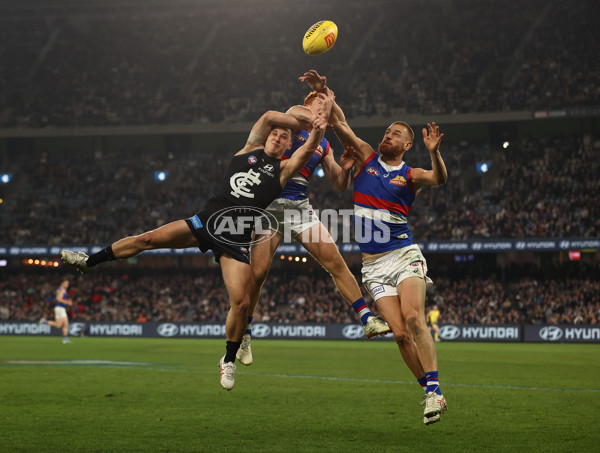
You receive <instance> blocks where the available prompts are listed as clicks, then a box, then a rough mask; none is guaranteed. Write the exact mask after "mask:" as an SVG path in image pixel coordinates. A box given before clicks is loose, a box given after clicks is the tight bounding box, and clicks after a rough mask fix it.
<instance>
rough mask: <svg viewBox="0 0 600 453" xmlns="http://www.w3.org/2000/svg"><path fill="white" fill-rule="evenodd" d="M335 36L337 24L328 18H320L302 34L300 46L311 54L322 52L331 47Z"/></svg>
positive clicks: (335, 39)
mask: <svg viewBox="0 0 600 453" xmlns="http://www.w3.org/2000/svg"><path fill="white" fill-rule="evenodd" d="M337 36H338V28H337V25H336V24H335V23H333V22H332V21H330V20H322V21H320V22H317V23H316V24H314V25H312V26H311V27H310V28H309V29H308V31H307V32H306V33H305V34H304V39H303V40H302V48H303V49H304V52H306V53H307V54H308V55H311V56H316V55H321V54H324V53H325V52H327V51H328V50H329V49H331V48H332V47H333V45H334V44H335V42H336V41H337Z"/></svg>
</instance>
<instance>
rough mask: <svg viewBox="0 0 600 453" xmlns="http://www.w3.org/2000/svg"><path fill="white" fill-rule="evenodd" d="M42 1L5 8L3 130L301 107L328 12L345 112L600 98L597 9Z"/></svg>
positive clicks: (330, 63)
mask: <svg viewBox="0 0 600 453" xmlns="http://www.w3.org/2000/svg"><path fill="white" fill-rule="evenodd" d="M33 3H34V4H36V6H35V7H34V6H31V7H29V8H28V3H27V2H19V3H15V4H13V6H10V4H9V5H8V6H4V7H3V8H2V14H1V15H0V43H3V44H2V45H1V46H0V127H34V128H39V127H56V126H58V127H81V126H106V125H148V124H186V123H221V122H235V121H239V120H246V121H253V120H254V119H255V118H257V117H258V116H259V115H260V114H262V113H263V112H264V111H265V110H267V109H275V110H285V109H287V108H288V107H289V106H290V105H293V104H295V103H297V102H298V100H299V99H301V96H302V93H303V92H302V88H301V87H299V86H298V84H297V83H296V78H297V77H298V76H299V75H301V74H303V73H304V72H305V71H306V70H307V69H308V68H309V67H310V66H311V65H319V63H321V62H322V61H323V60H318V59H314V58H313V57H308V56H306V55H304V54H302V52H301V39H302V36H303V34H304V32H305V31H306V30H307V28H308V26H309V25H310V23H307V22H308V21H312V22H316V21H317V20H319V19H322V18H328V19H332V20H334V21H335V22H336V23H337V24H338V27H339V38H338V43H337V44H336V46H335V52H332V53H331V54H330V55H328V56H327V75H328V76H329V77H330V80H331V85H332V87H333V89H334V91H336V94H337V95H338V96H339V97H340V99H342V100H344V108H345V110H346V112H347V114H348V117H349V118H354V117H357V116H373V115H381V116H388V117H389V116H396V115H401V114H405V113H421V114H456V113H468V112H489V111H519V110H529V111H531V110H548V109H563V108H567V107H584V106H597V105H598V104H600V84H599V83H598V74H599V73H600V56H599V55H598V53H599V52H600V51H599V50H598V49H600V37H599V35H598V33H597V29H596V24H597V19H598V13H595V14H594V13H593V11H594V10H595V7H594V5H595V3H594V2H593V1H591V0H581V1H578V2H560V1H557V0H544V1H542V0H530V1H527V2H521V3H515V2H511V1H509V0H499V1H494V2H481V1H477V0H426V1H420V0H407V1H405V2H402V5H401V7H400V6H399V5H398V4H397V2H393V1H381V0H378V1H375V2H373V4H372V7H371V8H365V5H364V2H362V1H358V0H331V1H328V2H321V3H318V4H315V3H314V2H310V1H308V0H304V1H299V2H295V3H294V4H293V6H292V5H290V4H289V3H286V2H278V3H277V2H275V3H273V2H265V1H263V0H259V1H257V2H252V3H248V2H242V1H241V0H235V1H233V2H218V1H201V2H194V1H186V0H174V1H171V2H168V3H165V2H158V1H151V0H146V1H141V0H132V1H129V2H117V1H114V0H113V1H110V0H107V1H103V2H86V4H80V3H78V4H76V5H73V4H72V3H71V4H70V6H67V5H69V2H68V1H66V2H52V1H51V2H33ZM317 5H318V7H317ZM398 10H400V11H398ZM449 18H451V20H449ZM312 22H311V23H312ZM581 43H585V45H581ZM317 69H319V68H317Z"/></svg>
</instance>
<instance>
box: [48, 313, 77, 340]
mask: <svg viewBox="0 0 600 453" xmlns="http://www.w3.org/2000/svg"><path fill="white" fill-rule="evenodd" d="M46 324H48V325H49V326H52V327H56V328H57V329H61V331H62V335H63V343H71V341H70V340H69V318H56V320H54V321H46Z"/></svg>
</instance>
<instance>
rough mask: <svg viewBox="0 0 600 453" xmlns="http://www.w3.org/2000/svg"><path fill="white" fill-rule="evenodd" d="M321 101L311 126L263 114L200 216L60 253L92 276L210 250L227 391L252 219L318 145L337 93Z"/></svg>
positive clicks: (242, 317) (246, 288)
mask: <svg viewBox="0 0 600 453" xmlns="http://www.w3.org/2000/svg"><path fill="white" fill-rule="evenodd" d="M319 98H320V99H321V100H323V101H324V109H323V115H322V116H315V117H314V118H313V122H312V124H306V123H305V122H303V121H301V120H299V119H298V118H296V117H294V116H292V115H288V114H286V113H280V112H274V111H269V112H267V113H265V114H264V115H263V116H262V117H261V118H260V119H259V121H258V122H257V123H256V124H255V125H254V127H253V128H252V130H251V132H250V135H249V137H248V141H247V142H246V145H245V146H244V148H242V150H240V151H239V152H238V153H237V154H236V155H235V156H234V157H233V159H232V160H231V163H230V165H229V168H228V169H227V171H226V174H225V177H224V178H223V181H222V183H221V187H220V189H219V192H218V193H219V194H218V195H217V196H215V197H213V198H211V199H210V200H208V202H207V203H206V205H205V207H204V209H203V210H202V211H200V212H199V213H198V214H196V215H194V216H192V217H191V218H189V219H185V220H177V221H175V222H171V223H169V224H166V225H163V226H161V227H160V228H157V229H156V230H152V231H147V232H145V233H142V234H140V235H137V236H130V237H126V238H123V239H120V240H118V241H117V242H115V243H113V244H112V245H111V246H108V247H106V248H104V249H103V250H101V251H100V252H98V253H95V254H93V255H91V256H89V257H88V256H87V255H86V254H85V253H83V252H72V251H69V250H63V251H62V252H61V259H62V261H63V262H64V263H65V264H68V265H70V266H73V267H75V268H77V269H78V270H79V271H81V272H87V271H89V270H90V268H91V267H93V266H96V265H97V264H100V263H103V262H106V261H113V260H115V259H127V258H130V257H132V256H135V255H137V254H139V253H141V252H143V251H145V250H153V249H159V248H177V249H180V248H188V247H199V248H200V249H201V250H202V251H203V252H205V251H207V250H209V249H212V251H213V252H214V254H215V257H216V259H217V260H218V261H219V264H220V265H221V272H222V274H223V280H224V282H225V287H226V288H227V293H228V295H229V301H230V305H231V306H230V310H229V313H228V315H227V320H226V323H225V329H226V335H227V345H226V354H225V356H223V357H222V358H221V360H220V362H219V367H220V371H221V377H220V382H221V386H222V387H223V388H225V389H226V390H231V389H232V388H233V386H234V381H235V376H234V372H235V364H234V361H235V355H236V353H237V350H238V349H239V347H240V344H241V340H242V336H243V335H244V331H245V329H246V320H247V319H248V308H249V306H250V288H251V287H252V277H251V275H252V272H251V269H250V262H249V248H250V241H251V234H252V230H253V228H254V221H248V219H249V218H252V216H253V215H256V211H257V210H259V211H260V210H262V209H264V208H266V207H267V206H268V205H269V204H270V203H271V202H272V201H273V200H274V199H275V198H276V197H277V196H278V195H279V194H280V193H281V190H282V188H283V187H284V186H285V184H286V183H287V182H288V181H289V180H290V179H291V178H292V177H293V176H294V175H295V174H296V173H297V172H298V171H299V170H300V169H301V168H302V167H304V166H305V165H306V163H307V162H308V160H309V159H310V157H311V155H312V154H313V152H314V151H315V150H316V149H317V147H318V146H319V143H320V142H321V140H322V138H323V134H324V133H325V129H326V127H327V118H328V117H329V113H330V111H331V107H332V104H333V101H334V95H333V92H331V91H330V90H327V91H326V92H325V93H320V94H319ZM302 128H310V129H312V132H311V134H310V136H309V137H308V139H307V140H306V142H305V143H304V145H303V146H302V147H301V148H300V149H298V151H296V153H294V155H293V156H292V157H291V158H290V159H286V160H281V156H283V153H284V152H285V150H287V149H288V148H289V147H290V146H291V145H292V130H294V129H302Z"/></svg>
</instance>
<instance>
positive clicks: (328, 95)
mask: <svg viewBox="0 0 600 453" xmlns="http://www.w3.org/2000/svg"><path fill="white" fill-rule="evenodd" d="M317 96H318V97H319V99H321V100H322V101H323V109H322V110H321V112H322V113H323V114H324V115H325V116H326V117H327V118H329V114H330V113H331V108H332V107H333V103H334V102H335V93H334V92H333V91H331V90H330V89H329V88H328V87H325V88H324V89H323V91H322V92H321V93H319V94H318V95H317Z"/></svg>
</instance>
